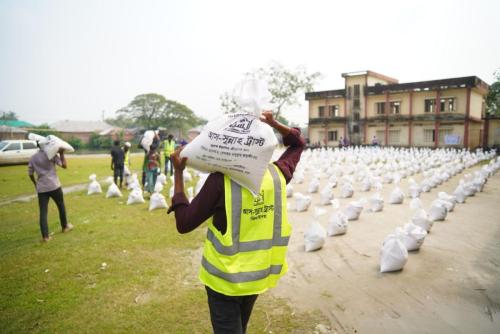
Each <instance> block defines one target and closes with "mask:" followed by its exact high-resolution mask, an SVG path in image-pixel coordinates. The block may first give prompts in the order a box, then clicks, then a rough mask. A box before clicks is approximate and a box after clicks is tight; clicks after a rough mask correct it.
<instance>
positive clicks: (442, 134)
mask: <svg viewBox="0 0 500 334" xmlns="http://www.w3.org/2000/svg"><path fill="white" fill-rule="evenodd" d="M451 134H453V130H452V129H439V143H440V144H444V138H445V136H449V135H451Z"/></svg>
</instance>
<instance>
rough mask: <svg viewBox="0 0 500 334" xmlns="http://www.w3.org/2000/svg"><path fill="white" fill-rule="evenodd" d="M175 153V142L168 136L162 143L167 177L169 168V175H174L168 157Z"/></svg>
mask: <svg viewBox="0 0 500 334" xmlns="http://www.w3.org/2000/svg"><path fill="white" fill-rule="evenodd" d="M174 151H175V140H174V136H173V135H171V134H169V135H168V137H167V139H166V140H164V141H163V154H164V155H165V157H164V159H165V175H168V169H169V166H170V175H172V174H173V173H174V168H173V167H172V160H171V159H170V155H171V154H172V153H174Z"/></svg>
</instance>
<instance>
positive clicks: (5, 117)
mask: <svg viewBox="0 0 500 334" xmlns="http://www.w3.org/2000/svg"><path fill="white" fill-rule="evenodd" d="M0 120H2V121H17V120H19V119H18V117H17V114H16V113H15V112H13V111H2V116H0Z"/></svg>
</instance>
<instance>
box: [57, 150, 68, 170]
mask: <svg viewBox="0 0 500 334" xmlns="http://www.w3.org/2000/svg"><path fill="white" fill-rule="evenodd" d="M59 158H60V159H61V167H62V168H64V169H66V168H68V164H67V162H66V157H65V156H64V150H63V149H62V148H61V149H60V150H59Z"/></svg>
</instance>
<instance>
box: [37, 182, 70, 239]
mask: <svg viewBox="0 0 500 334" xmlns="http://www.w3.org/2000/svg"><path fill="white" fill-rule="evenodd" d="M50 198H52V199H53V200H54V202H55V203H56V205H57V210H59V221H60V222H61V227H62V228H63V229H64V228H65V227H66V225H68V221H67V220H66V207H65V206H64V196H63V192H62V189H61V187H59V188H57V189H56V190H52V191H49V192H45V193H38V206H39V208H40V230H41V232H42V237H44V238H47V237H48V236H49V225H48V223H47V213H48V207H49V199H50Z"/></svg>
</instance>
